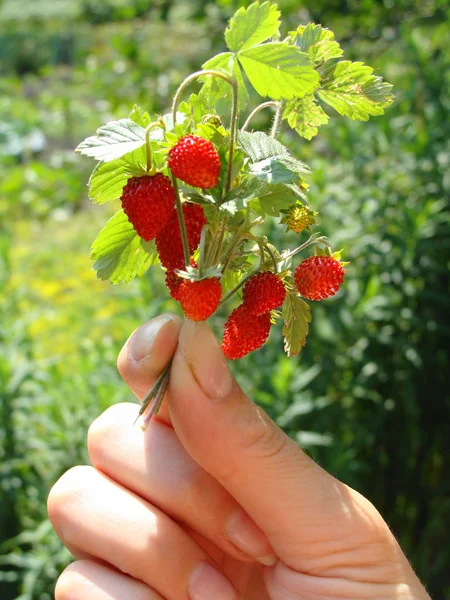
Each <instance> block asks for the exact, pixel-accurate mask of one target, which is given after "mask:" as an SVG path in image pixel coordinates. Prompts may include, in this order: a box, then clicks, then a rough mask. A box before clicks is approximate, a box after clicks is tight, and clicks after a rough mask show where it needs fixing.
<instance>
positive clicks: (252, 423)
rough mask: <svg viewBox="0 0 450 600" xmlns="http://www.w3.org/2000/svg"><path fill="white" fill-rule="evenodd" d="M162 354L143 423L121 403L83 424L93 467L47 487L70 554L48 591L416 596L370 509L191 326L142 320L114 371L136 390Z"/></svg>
mask: <svg viewBox="0 0 450 600" xmlns="http://www.w3.org/2000/svg"><path fill="white" fill-rule="evenodd" d="M177 344H178V346H177ZM172 355H174V358H173V366H172V373H171V379H170V386H169V391H168V402H167V401H165V402H164V404H163V405H162V407H161V411H160V413H159V414H158V418H157V420H153V421H152V422H151V423H150V425H149V427H148V429H147V430H146V431H145V433H142V432H141V430H140V429H139V428H138V427H136V426H133V421H134V419H135V417H136V413H137V410H136V405H135V404H120V405H115V406H112V407H111V408H110V409H108V410H107V411H106V412H105V413H104V414H103V415H102V416H101V417H100V418H99V419H97V421H95V423H94V424H93V425H92V427H91V429H90V431H89V439H88V446H89V453H90V457H91V460H92V464H93V467H75V468H74V469H71V470H70V471H69V472H67V473H66V474H65V475H63V476H62V477H61V479H60V480H59V481H58V482H57V483H56V485H55V486H54V488H53V490H52V492H51V494H50V498H49V514H50V518H51V520H52V523H53V525H54V527H55V529H56V531H57V533H58V535H59V536H60V538H61V539H62V541H63V542H64V544H65V545H66V546H67V547H68V548H69V549H70V551H71V552H72V553H73V555H74V556H75V557H76V558H77V559H78V560H77V561H76V562H74V563H73V564H72V565H71V566H70V567H68V568H67V569H66V570H65V571H64V573H63V574H62V576H61V577H60V579H59V581H58V584H57V586H56V599H57V600H69V599H70V600H78V599H80V600H86V599H89V600H106V599H108V600H111V599H114V600H116V599H117V600H119V599H120V600H125V599H127V600H131V599H133V600H157V599H158V600H160V599H161V598H163V599H165V600H188V599H189V600H237V599H238V598H241V599H242V598H244V599H245V600H269V599H270V600H334V599H336V600H337V599H348V600H352V599H355V600H364V599H372V600H388V599H404V600H411V599H417V600H419V599H420V600H422V599H426V598H429V596H428V595H427V593H426V592H425V590H424V588H423V587H422V585H421V584H420V582H419V581H418V579H417V577H416V576H415V575H414V573H413V571H412V569H411V567H410V566H409V564H408V562H407V560H406V558H405V556H404V554H403V553H402V551H401V549H400V548H399V546H398V544H397V542H396V541H395V539H394V537H393V535H392V534H391V532H390V531H389V528H388V526H387V525H386V523H385V522H384V521H383V519H382V517H381V516H380V514H379V513H378V512H377V510H376V509H375V508H374V506H372V504H371V503H370V502H369V501H368V500H366V499H365V498H364V497H363V496H361V495H360V494H359V493H358V492H356V491H355V490H352V489H351V488H349V487H348V486H346V485H345V484H343V483H341V482H340V481H337V480H336V479H335V478H334V477H332V476H331V475H329V474H328V473H327V472H325V471H324V470H323V469H322V468H320V467H319V466H318V465H317V464H316V463H314V462H313V461H312V460H311V459H310V458H309V457H308V456H307V455H306V454H304V453H303V452H302V450H301V449H300V448H299V447H298V446H297V445H296V444H295V443H294V442H293V441H292V440H290V439H289V438H288V437H287V436H286V435H285V434H284V433H283V432H282V431H281V430H280V429H279V428H278V427H277V426H276V425H275V424H274V423H273V422H272V421H271V420H270V419H269V418H268V417H267V415H265V413H264V412H263V411H262V410H261V409H260V408H258V407H257V406H256V405H255V404H254V403H253V402H252V401H251V400H249V398H247V397H246V396H245V394H244V393H243V392H242V391H241V389H240V388H239V386H238V385H237V383H236V381H235V380H234V379H233V378H232V376H231V374H230V371H229V369H228V366H227V363H226V361H225V359H224V357H223V355H222V352H221V349H220V347H219V344H218V343H217V341H216V340H215V338H214V336H213V334H212V333H211V331H210V329H209V328H208V326H207V325H206V324H205V323H197V324H194V323H192V322H190V321H186V322H185V323H184V324H182V322H181V320H180V319H178V318H177V317H174V316H169V315H163V316H161V317H158V318H156V319H154V320H153V321H151V322H150V323H147V324H146V325H144V326H143V327H141V328H140V329H138V330H137V332H136V333H135V334H134V335H133V336H131V338H130V339H129V340H128V342H127V344H126V345H125V347H124V349H123V350H122V352H121V354H120V357H119V362H118V365H119V370H120V372H121V374H122V376H123V378H124V379H125V381H126V382H127V383H128V385H129V386H130V388H131V389H132V390H133V391H134V392H135V394H136V395H137V396H138V397H140V398H142V397H143V396H144V395H145V393H146V391H147V390H148V389H149V387H150V386H151V384H152V383H153V381H154V380H155V379H156V377H157V376H158V374H159V373H160V372H161V370H162V369H163V368H164V366H165V365H166V364H167V363H168V361H169V360H170V358H171V357H172Z"/></svg>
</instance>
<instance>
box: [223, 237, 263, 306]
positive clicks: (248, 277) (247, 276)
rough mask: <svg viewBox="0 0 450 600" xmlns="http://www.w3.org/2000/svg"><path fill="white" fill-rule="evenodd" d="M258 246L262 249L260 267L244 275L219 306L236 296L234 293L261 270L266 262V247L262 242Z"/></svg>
mask: <svg viewBox="0 0 450 600" xmlns="http://www.w3.org/2000/svg"><path fill="white" fill-rule="evenodd" d="M258 246H259V251H260V258H259V265H258V268H257V269H254V270H253V271H250V273H247V275H246V276H245V277H243V278H242V279H241V281H240V282H239V283H238V284H237V285H235V286H234V288H233V289H232V290H231V291H230V292H228V294H227V295H226V296H224V297H223V298H222V300H221V301H220V302H219V306H222V304H225V302H228V300H229V299H230V298H232V297H233V296H234V294H235V293H236V292H238V291H239V290H240V289H241V287H243V286H244V285H245V284H246V283H247V281H248V280H249V279H250V278H251V277H253V275H256V274H257V273H259V272H260V271H261V267H262V265H263V263H264V247H263V246H262V245H261V244H258Z"/></svg>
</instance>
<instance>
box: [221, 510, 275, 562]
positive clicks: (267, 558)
mask: <svg viewBox="0 0 450 600" xmlns="http://www.w3.org/2000/svg"><path fill="white" fill-rule="evenodd" d="M225 536H226V537H227V538H228V539H229V540H230V542H231V543H232V544H234V545H235V546H236V547H237V548H238V549H239V550H240V551H241V552H243V553H244V554H247V556H251V557H252V558H254V559H255V560H256V561H258V562H259V563H261V564H262V565H266V566H267V567H273V565H275V564H276V562H277V560H278V559H277V557H276V555H275V553H274V552H273V550H272V548H271V547H270V544H269V542H268V540H267V538H266V535H265V533H264V532H263V531H261V529H260V528H259V527H258V525H257V524H256V523H255V522H254V521H253V519H251V518H250V517H249V515H248V514H247V513H246V512H245V510H243V509H242V508H239V509H238V510H237V511H235V512H234V513H233V514H232V515H231V517H230V518H229V519H228V522H227V524H226V526H225Z"/></svg>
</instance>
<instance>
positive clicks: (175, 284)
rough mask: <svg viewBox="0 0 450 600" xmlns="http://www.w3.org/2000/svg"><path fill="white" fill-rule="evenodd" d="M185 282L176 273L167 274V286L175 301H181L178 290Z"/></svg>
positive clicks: (168, 272)
mask: <svg viewBox="0 0 450 600" xmlns="http://www.w3.org/2000/svg"><path fill="white" fill-rule="evenodd" d="M182 282H183V279H182V278H181V277H178V275H177V274H176V273H175V271H167V272H166V286H167V287H168V288H169V293H170V295H171V297H172V298H173V299H174V300H179V299H180V298H179V296H178V290H179V288H180V284H181V283H182Z"/></svg>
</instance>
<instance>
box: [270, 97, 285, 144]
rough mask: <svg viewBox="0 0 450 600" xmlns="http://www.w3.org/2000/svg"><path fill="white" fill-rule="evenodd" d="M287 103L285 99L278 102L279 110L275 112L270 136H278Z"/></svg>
mask: <svg viewBox="0 0 450 600" xmlns="http://www.w3.org/2000/svg"><path fill="white" fill-rule="evenodd" d="M285 105H286V101H285V100H280V101H279V102H278V108H277V112H276V114H275V118H274V120H273V125H272V131H271V132H270V136H271V137H273V138H276V137H277V136H278V134H279V132H280V126H281V120H282V118H283V111H284V107H285Z"/></svg>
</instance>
